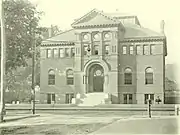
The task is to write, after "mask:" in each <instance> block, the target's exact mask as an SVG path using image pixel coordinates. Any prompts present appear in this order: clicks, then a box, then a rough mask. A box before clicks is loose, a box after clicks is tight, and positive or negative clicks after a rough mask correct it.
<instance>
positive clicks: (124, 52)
mask: <svg viewBox="0 0 180 135" xmlns="http://www.w3.org/2000/svg"><path fill="white" fill-rule="evenodd" d="M123 54H127V47H126V46H123Z"/></svg>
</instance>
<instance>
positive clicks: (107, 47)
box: [105, 45, 109, 55]
mask: <svg viewBox="0 0 180 135" xmlns="http://www.w3.org/2000/svg"><path fill="white" fill-rule="evenodd" d="M105 54H106V55H108V54H109V45H105Z"/></svg>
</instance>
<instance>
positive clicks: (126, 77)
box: [124, 68, 132, 84]
mask: <svg viewBox="0 0 180 135" xmlns="http://www.w3.org/2000/svg"><path fill="white" fill-rule="evenodd" d="M124 72H125V73H124V84H132V70H131V69H130V68H126V69H125V71H124Z"/></svg>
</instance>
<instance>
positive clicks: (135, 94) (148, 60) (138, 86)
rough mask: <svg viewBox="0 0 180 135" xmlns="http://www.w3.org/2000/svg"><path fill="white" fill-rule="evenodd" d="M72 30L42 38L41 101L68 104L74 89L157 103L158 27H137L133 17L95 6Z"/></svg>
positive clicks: (161, 53)
mask: <svg viewBox="0 0 180 135" xmlns="http://www.w3.org/2000/svg"><path fill="white" fill-rule="evenodd" d="M161 26H162V30H163V23H162V24H161ZM72 28H73V29H71V30H68V31H65V32H62V33H60V34H59V35H57V36H54V37H51V38H49V39H46V40H44V41H43V42H42V45H41V78H40V79H41V81H40V82H41V84H40V87H41V98H40V101H41V102H43V103H52V102H53V103H54V102H55V103H62V104H63V103H71V102H72V101H71V100H72V98H74V97H75V95H76V94H77V93H79V94H80V95H81V98H85V97H86V95H87V94H88V93H105V94H108V97H109V99H110V100H111V103H114V104H146V103H147V99H149V98H150V99H151V100H152V101H153V103H155V102H154V101H155V99H157V98H160V99H161V101H162V102H161V103H163V101H164V78H165V56H166V55H167V48H166V37H165V35H164V33H163V31H162V32H161V33H157V32H154V31H152V30H150V29H147V28H144V27H142V26H141V25H140V22H139V20H138V18H137V16H131V15H121V14H117V13H116V14H113V13H112V14H109V13H104V12H100V11H98V10H96V9H94V10H92V11H91V12H89V13H87V14H86V15H84V16H82V17H81V18H80V19H77V20H76V21H75V22H74V23H73V24H72Z"/></svg>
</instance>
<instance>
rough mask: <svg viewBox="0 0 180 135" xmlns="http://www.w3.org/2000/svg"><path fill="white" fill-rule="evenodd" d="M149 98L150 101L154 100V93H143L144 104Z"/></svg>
mask: <svg viewBox="0 0 180 135" xmlns="http://www.w3.org/2000/svg"><path fill="white" fill-rule="evenodd" d="M149 99H151V101H152V103H153V102H154V94H144V104H147V103H148V100H149Z"/></svg>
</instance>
